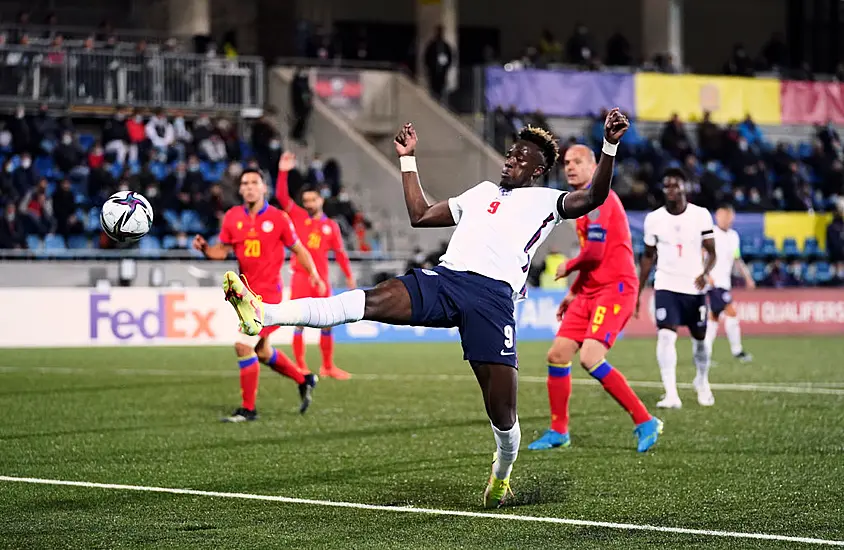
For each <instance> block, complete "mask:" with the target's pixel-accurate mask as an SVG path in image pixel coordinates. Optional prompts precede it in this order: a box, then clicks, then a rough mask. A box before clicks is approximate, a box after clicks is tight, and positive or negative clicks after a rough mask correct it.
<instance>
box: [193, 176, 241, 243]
mask: <svg viewBox="0 0 844 550" xmlns="http://www.w3.org/2000/svg"><path fill="white" fill-rule="evenodd" d="M234 204H235V203H231V202H229V201H228V200H227V199H226V197H225V196H224V193H223V188H222V187H221V186H220V185H219V184H215V185H212V186H211V189H210V190H209V192H208V198H207V199H204V200H202V201H200V202H199V204H197V205H196V210H197V212H198V213H199V217H200V219H201V220H202V223H203V224H204V225H205V228H206V229H207V230H208V231H209V232H213V233H217V232H218V231H219V230H220V224H221V223H222V221H223V217H224V216H225V215H226V210H228V209H229V208H231V207H232V206H233V205H234Z"/></svg>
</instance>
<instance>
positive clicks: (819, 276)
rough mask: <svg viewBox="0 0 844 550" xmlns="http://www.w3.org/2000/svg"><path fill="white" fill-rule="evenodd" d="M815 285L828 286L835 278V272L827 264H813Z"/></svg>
mask: <svg viewBox="0 0 844 550" xmlns="http://www.w3.org/2000/svg"><path fill="white" fill-rule="evenodd" d="M814 271H815V283H816V284H819V285H825V284H828V283H829V282H830V281H832V279H833V277H835V271H834V270H833V269H832V265H831V264H830V263H829V262H817V263H815V264H814Z"/></svg>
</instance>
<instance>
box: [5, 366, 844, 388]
mask: <svg viewBox="0 0 844 550" xmlns="http://www.w3.org/2000/svg"><path fill="white" fill-rule="evenodd" d="M15 372H36V373H39V374H102V373H110V374H116V375H120V376H138V375H140V376H147V375H149V376H196V377H212V378H231V377H233V376H236V374H237V373H236V371H234V370H232V371H222V370H217V371H215V370H210V371H209V370H189V369H100V368H91V369H87V368H74V367H11V366H0V374H3V373H15ZM352 378H353V379H354V380H374V381H408V380H423V381H432V382H436V381H440V382H462V381H472V382H474V381H475V377H474V376H472V375H471V374H354V373H353V374H352ZM519 381H520V382H526V383H536V384H545V382H546V378H545V377H544V376H527V375H521V376H519ZM572 383H573V384H575V385H579V386H595V385H596V384H597V382H595V381H594V380H589V379H583V378H575V379H573V380H572ZM629 384H630V386H632V387H634V388H656V389H661V388H662V382H654V381H649V380H630V381H629ZM711 386H712V389H714V390H724V391H743V392H760V393H791V394H812V395H844V387H836V386H844V384H842V383H839V382H823V383H818V384H813V383H812V382H793V383H777V382H765V383H754V384H735V383H725V384H719V383H713V384H711ZM677 387H678V388H682V389H694V386H693V385H692V384H688V383H679V384H677Z"/></svg>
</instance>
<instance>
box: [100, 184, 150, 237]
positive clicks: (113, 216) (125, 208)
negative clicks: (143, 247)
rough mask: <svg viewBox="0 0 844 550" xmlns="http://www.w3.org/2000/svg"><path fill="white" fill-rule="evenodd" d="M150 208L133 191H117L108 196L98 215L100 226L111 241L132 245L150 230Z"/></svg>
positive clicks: (145, 201) (141, 196)
mask: <svg viewBox="0 0 844 550" xmlns="http://www.w3.org/2000/svg"><path fill="white" fill-rule="evenodd" d="M152 220H153V213H152V206H150V204H149V201H147V200H146V199H145V198H144V197H143V195H141V194H139V193H135V192H134V191H118V192H117V193H115V194H114V195H112V196H110V197H109V198H108V200H107V201H105V204H103V210H102V213H101V214H100V225H101V226H102V228H103V231H105V234H106V235H108V236H109V238H111V239H112V240H113V241H117V242H119V243H133V242H136V241H139V240H140V239H141V237H143V236H144V235H146V234H147V233H149V230H150V229H151V228H152Z"/></svg>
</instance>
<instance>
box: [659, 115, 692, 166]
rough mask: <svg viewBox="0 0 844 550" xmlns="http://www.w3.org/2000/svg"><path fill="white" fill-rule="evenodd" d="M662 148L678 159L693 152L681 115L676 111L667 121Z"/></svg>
mask: <svg viewBox="0 0 844 550" xmlns="http://www.w3.org/2000/svg"><path fill="white" fill-rule="evenodd" d="M660 143H661V144H662V148H663V149H664V150H665V152H667V153H668V154H669V155H671V156H672V157H673V158H674V159H676V160H682V159H684V158H686V155H688V154H689V153H691V152H692V147H691V142H690V140H689V136H688V134H686V128H685V126H683V122H682V121H681V120H680V115H678V114H677V113H674V114H673V115H672V116H671V120H669V121H668V122H666V123H665V126H663V128H662V136H661V137H660Z"/></svg>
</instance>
